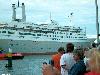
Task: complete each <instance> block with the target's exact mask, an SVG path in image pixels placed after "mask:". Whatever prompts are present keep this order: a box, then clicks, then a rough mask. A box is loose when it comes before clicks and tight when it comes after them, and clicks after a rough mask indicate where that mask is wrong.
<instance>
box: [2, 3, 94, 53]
mask: <svg viewBox="0 0 100 75" xmlns="http://www.w3.org/2000/svg"><path fill="white" fill-rule="evenodd" d="M19 7H21V8H22V19H16V9H17V8H19ZM12 9H13V15H12V22H11V23H4V24H3V23H2V24H0V47H1V48H3V49H5V50H7V49H8V48H9V47H10V48H11V49H12V50H13V52H27V53H29V52H56V51H57V49H58V48H59V47H61V46H63V47H66V44H67V43H69V42H72V43H73V44H74V45H75V46H76V47H78V46H81V47H90V45H91V43H92V42H93V41H92V42H91V41H90V40H89V39H88V38H87V37H86V31H85V30H83V29H82V28H80V27H74V26H67V25H65V26H60V25H59V24H58V23H57V22H56V21H55V20H50V23H47V24H36V23H28V22H26V15H25V5H24V3H22V6H19V2H18V6H16V5H15V4H12Z"/></svg>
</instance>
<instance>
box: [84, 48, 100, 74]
mask: <svg viewBox="0 0 100 75" xmlns="http://www.w3.org/2000/svg"><path fill="white" fill-rule="evenodd" d="M88 63H89V67H90V72H88V73H86V74H85V75H100V51H98V50H97V49H95V50H94V51H93V53H92V54H91V56H90V60H89V62H88Z"/></svg>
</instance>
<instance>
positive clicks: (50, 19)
mask: <svg viewBox="0 0 100 75" xmlns="http://www.w3.org/2000/svg"><path fill="white" fill-rule="evenodd" d="M50 21H51V12H50Z"/></svg>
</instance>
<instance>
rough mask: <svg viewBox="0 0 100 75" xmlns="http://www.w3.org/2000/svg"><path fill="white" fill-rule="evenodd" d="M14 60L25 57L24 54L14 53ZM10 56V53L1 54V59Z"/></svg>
mask: <svg viewBox="0 0 100 75" xmlns="http://www.w3.org/2000/svg"><path fill="white" fill-rule="evenodd" d="M10 57H11V58H12V60H17V59H23V58H24V55H23V54H22V53H12V54H11V56H10ZM8 59H9V56H8V54H4V53H3V54H2V53H1V54H0V60H8Z"/></svg>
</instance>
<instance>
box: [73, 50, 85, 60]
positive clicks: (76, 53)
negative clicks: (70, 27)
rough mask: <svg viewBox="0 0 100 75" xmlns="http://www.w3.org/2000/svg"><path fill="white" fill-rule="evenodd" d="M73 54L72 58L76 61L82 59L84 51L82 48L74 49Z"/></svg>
mask: <svg viewBox="0 0 100 75" xmlns="http://www.w3.org/2000/svg"><path fill="white" fill-rule="evenodd" d="M73 55H74V60H75V61H77V60H83V58H84V52H83V50H77V49H75V50H74V51H73Z"/></svg>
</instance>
